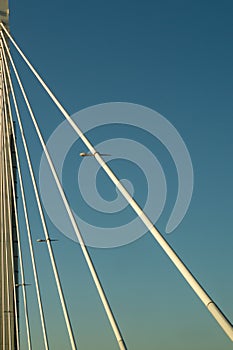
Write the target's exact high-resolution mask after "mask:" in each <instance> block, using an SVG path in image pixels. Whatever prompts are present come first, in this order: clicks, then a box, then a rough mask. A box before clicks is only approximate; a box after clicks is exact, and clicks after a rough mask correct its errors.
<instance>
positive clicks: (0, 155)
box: [0, 96, 6, 349]
mask: <svg viewBox="0 0 233 350" xmlns="http://www.w3.org/2000/svg"><path fill="white" fill-rule="evenodd" d="M1 100H3V96H2V98H1ZM1 102H2V101H1ZM1 104H2V105H3V103H1ZM0 118H1V139H0V151H1V153H0V162H1V169H0V174H1V188H0V203H1V212H0V215H1V223H0V225H1V276H2V290H1V297H2V310H1V314H2V330H1V331H2V349H5V344H6V325H5V316H6V314H5V269H4V266H5V264H4V260H5V249H4V248H5V235H4V224H3V220H4V214H3V130H2V129H3V128H2V118H3V112H2V109H1V114H0Z"/></svg>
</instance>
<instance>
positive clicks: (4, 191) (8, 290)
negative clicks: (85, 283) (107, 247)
mask: <svg viewBox="0 0 233 350" xmlns="http://www.w3.org/2000/svg"><path fill="white" fill-rule="evenodd" d="M3 115H4V113H3ZM5 147H6V133H5V128H4V122H3V150H4V151H3V154H2V160H3V161H2V163H3V217H4V220H3V225H4V239H5V274H6V306H7V309H5V310H4V313H5V314H6V316H7V331H8V347H9V350H12V338H11V317H10V316H11V312H12V310H11V309H10V281H9V279H10V278H9V275H10V271H9V269H10V268H9V261H8V259H9V258H8V253H9V244H10V241H9V227H7V216H8V215H9V213H8V212H7V204H6V202H7V193H6V178H7V172H6V168H7V160H6V157H5ZM6 344H7V343H6Z"/></svg>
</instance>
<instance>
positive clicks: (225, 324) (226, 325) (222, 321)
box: [1, 23, 233, 341]
mask: <svg viewBox="0 0 233 350" xmlns="http://www.w3.org/2000/svg"><path fill="white" fill-rule="evenodd" d="M1 26H2V28H3V29H4V32H5V33H6V35H7V36H8V38H10V40H11V42H12V44H13V45H14V46H15V48H16V49H17V51H18V52H19V54H20V55H21V57H22V58H23V60H24V61H25V62H26V64H27V65H28V67H29V68H30V69H31V71H32V72H33V73H34V75H35V76H36V78H37V79H38V80H39V82H40V83H41V84H42V86H43V87H44V89H45V90H46V92H47V93H48V94H49V96H50V97H51V99H52V100H53V102H54V103H55V104H56V106H57V107H58V108H59V110H60V111H61V112H62V114H63V115H64V117H65V118H66V119H67V120H68V122H69V123H70V125H71V126H72V127H73V129H74V130H75V131H76V133H77V134H78V135H79V137H80V138H81V139H82V140H83V142H84V144H85V145H86V146H87V147H88V149H89V151H90V152H91V153H92V154H93V155H94V156H95V159H96V160H97V162H98V163H99V164H100V166H101V167H102V168H103V169H104V170H105V172H106V174H107V175H108V176H109V178H110V179H111V180H112V182H113V183H114V184H115V185H116V187H117V188H118V189H119V191H120V192H121V194H122V195H123V196H124V198H125V199H126V200H127V202H128V203H129V205H130V206H131V207H132V208H133V210H134V211H135V212H136V214H137V215H138V216H139V218H140V219H141V220H142V222H143V223H144V224H145V226H146V227H147V229H148V231H149V232H150V233H151V234H152V235H153V237H154V238H155V239H156V241H157V242H158V243H159V245H160V246H161V247H162V248H163V250H164V252H165V253H166V254H167V255H168V257H169V258H170V259H171V261H172V262H173V263H174V265H175V266H176V268H177V269H178V270H179V271H180V273H181V274H182V276H183V277H184V278H185V280H186V281H187V282H188V284H189V285H190V286H191V287H192V289H193V290H194V292H195V293H196V294H197V296H198V297H199V298H200V299H201V301H202V302H203V303H204V305H205V306H206V307H207V309H208V310H209V311H210V313H211V314H212V316H213V317H214V318H215V320H216V321H217V322H218V323H219V325H220V326H221V327H222V329H223V330H224V331H225V333H226V334H227V335H228V337H229V338H230V339H231V340H232V341H233V326H232V324H231V323H230V321H229V320H228V319H227V318H226V316H225V315H224V314H223V312H222V311H221V310H220V309H219V308H218V307H217V305H216V304H215V303H214V301H213V300H212V299H211V298H210V297H209V295H208V294H207V292H206V291H205V290H204V288H203V287H202V286H201V285H200V283H199V282H198V281H197V279H196V278H195V277H194V276H193V275H192V273H191V272H190V271H189V269H188V268H187V267H186V266H185V264H184V263H183V261H182V260H181V259H180V258H179V256H178V255H177V254H176V252H175V251H174V250H173V249H172V248H171V246H170V245H169V244H168V242H167V241H166V240H165V239H164V238H163V236H162V235H161V234H160V232H159V231H158V230H157V228H156V227H155V226H154V225H153V223H152V222H151V221H150V219H149V218H148V217H147V216H146V214H145V213H144V212H143V210H142V209H141V208H140V206H139V205H138V204H137V202H136V201H135V200H134V199H133V198H132V197H131V196H130V194H129V193H128V191H127V190H126V189H125V188H124V186H123V185H122V184H121V183H120V181H119V179H118V178H117V177H116V176H115V174H114V173H113V172H112V170H111V169H110V168H109V166H108V165H107V164H106V163H105V161H104V159H102V157H101V156H100V155H99V153H98V152H97V151H96V150H95V148H94V147H93V146H92V145H91V143H90V142H89V140H88V139H87V138H86V137H85V135H84V134H83V133H82V131H81V130H80V129H79V128H78V126H77V125H76V124H75V123H74V121H73V120H72V119H71V117H70V116H69V114H68V113H67V112H66V110H65V109H64V108H63V106H62V105H61V104H60V102H59V101H58V100H57V98H56V97H55V96H54V94H53V93H52V92H51V90H50V89H49V88H48V86H47V85H46V84H45V82H44V81H43V80H42V78H41V77H40V76H39V74H38V73H37V72H36V70H35V69H34V67H33V66H32V65H31V63H30V62H29V61H28V59H27V58H26V56H25V55H24V54H23V52H22V51H21V50H20V48H19V47H18V45H17V44H16V42H15V41H14V39H13V38H12V36H11V35H10V34H9V32H8V31H7V30H6V28H5V27H4V25H3V24H2V23H1ZM2 36H3V34H2Z"/></svg>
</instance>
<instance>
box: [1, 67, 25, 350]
mask: <svg viewBox="0 0 233 350" xmlns="http://www.w3.org/2000/svg"><path fill="white" fill-rule="evenodd" d="M3 76H4V83H5V88H6V86H7V83H6V72H5V67H4V65H3ZM7 103H8V106H9V114H10V118H9V119H10V122H11V128H12V132H13V133H14V125H13V123H12V114H11V108H10V99H9V93H8V90H7ZM6 125H7V137H9V128H8V124H6ZM14 149H15V150H16V151H17V147H16V144H14ZM8 151H9V157H10V162H11V163H12V158H11V152H10V149H8ZM10 171H11V174H10V175H11V184H12V192H13V204H14V212H15V225H16V235H17V241H18V252H19V264H20V275H21V284H20V286H22V292H23V304H24V315H25V323H26V333H27V342H28V349H29V350H31V332H30V326H29V315H28V307H27V293H26V283H25V276H24V264H23V254H22V248H21V235H20V230H19V219H18V211H17V203H16V189H15V182H14V174H13V169H12V168H10Z"/></svg>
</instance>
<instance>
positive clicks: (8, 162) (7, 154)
mask: <svg viewBox="0 0 233 350" xmlns="http://www.w3.org/2000/svg"><path fill="white" fill-rule="evenodd" d="M2 91H3V101H4V103H3V105H4V116H5V118H3V128H4V133H5V147H4V156H5V160H6V161H5V167H4V169H5V174H6V194H7V212H8V215H7V216H8V227H9V232H8V237H9V246H10V256H11V269H12V285H13V298H14V315H13V316H14V317H12V318H13V320H14V321H15V333H16V334H15V339H16V348H17V350H19V325H18V308H17V296H16V283H15V273H14V271H15V264H14V251H13V244H14V243H13V232H12V218H11V215H10V213H11V212H13V211H12V210H11V200H10V191H11V189H10V186H9V177H11V171H12V159H11V152H10V142H9V140H10V135H9V130H8V120H7V108H6V107H7V104H6V84H5V81H4V83H3V86H2ZM8 170H10V171H9V172H8ZM12 313H13V311H12Z"/></svg>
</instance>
